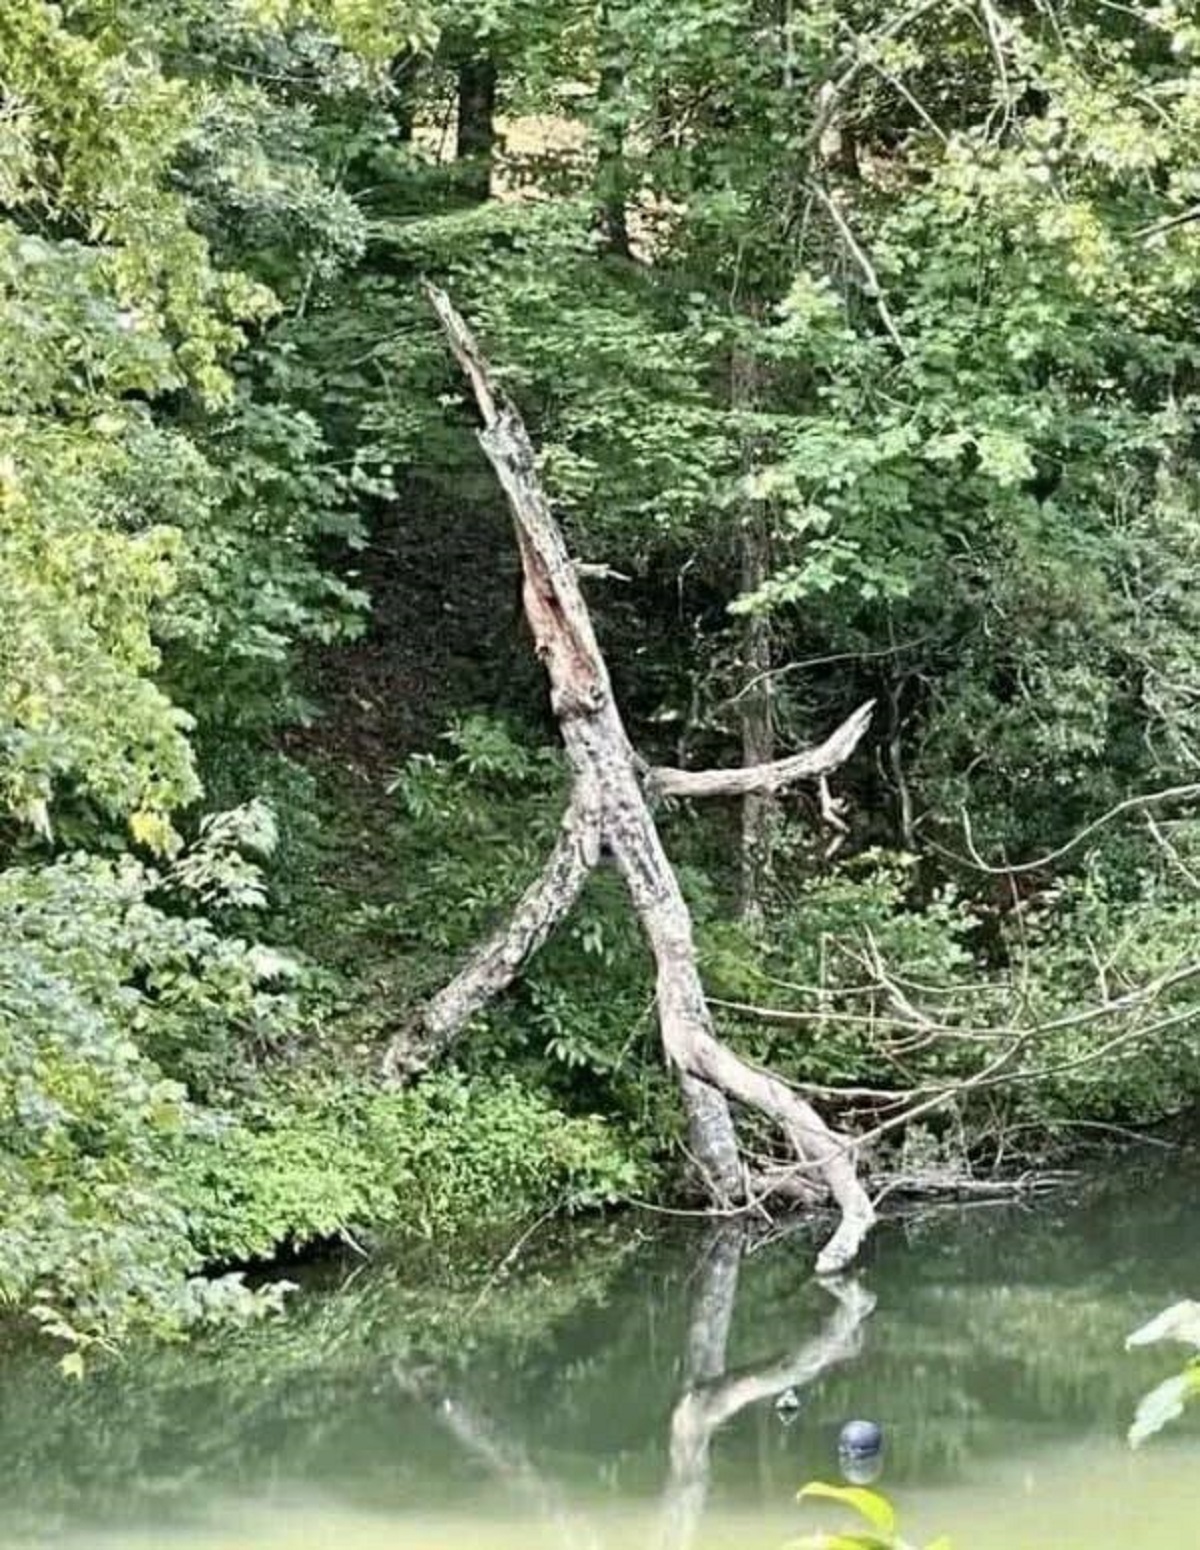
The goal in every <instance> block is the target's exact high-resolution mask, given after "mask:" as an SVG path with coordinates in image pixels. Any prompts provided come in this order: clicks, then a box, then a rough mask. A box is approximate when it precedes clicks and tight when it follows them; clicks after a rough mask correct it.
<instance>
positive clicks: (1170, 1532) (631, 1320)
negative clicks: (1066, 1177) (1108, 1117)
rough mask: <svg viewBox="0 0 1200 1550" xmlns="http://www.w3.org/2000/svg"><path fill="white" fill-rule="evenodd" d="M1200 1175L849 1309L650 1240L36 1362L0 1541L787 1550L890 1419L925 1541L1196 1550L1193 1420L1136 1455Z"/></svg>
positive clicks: (894, 1269) (388, 1277) (732, 1259)
mask: <svg viewBox="0 0 1200 1550" xmlns="http://www.w3.org/2000/svg"><path fill="white" fill-rule="evenodd" d="M1125 1168H1126V1165H1125V1164H1122V1172H1124V1171H1125ZM1198 1182H1200V1175H1198V1174H1197V1172H1196V1169H1195V1167H1194V1165H1193V1166H1192V1167H1190V1168H1189V1169H1188V1170H1186V1171H1181V1170H1180V1169H1178V1168H1177V1169H1173V1170H1171V1171H1170V1172H1168V1173H1166V1174H1163V1173H1145V1174H1138V1175H1137V1176H1136V1177H1133V1178H1130V1179H1128V1180H1127V1182H1125V1183H1124V1184H1123V1185H1122V1186H1120V1187H1116V1186H1102V1187H1098V1188H1097V1187H1091V1188H1089V1189H1087V1190H1085V1191H1076V1192H1074V1193H1073V1194H1069V1195H1064V1196H1062V1197H1061V1198H1055V1199H1054V1200H1053V1201H1052V1202H1050V1203H1043V1204H1041V1205H1039V1206H1038V1207H1037V1208H1036V1209H1035V1210H1028V1211H1026V1210H1018V1209H1014V1208H1003V1209H996V1208H988V1209H974V1210H969V1211H968V1210H964V1211H959V1212H939V1213H937V1214H936V1215H929V1216H925V1217H920V1218H910V1219H907V1220H901V1221H898V1222H895V1223H892V1224H890V1225H888V1226H887V1227H885V1228H884V1229H883V1230H882V1231H881V1232H880V1233H879V1235H878V1239H877V1242H876V1243H875V1245H874V1247H873V1249H872V1251H871V1254H870V1257H869V1259H868V1262H867V1264H866V1265H865V1267H864V1269H863V1271H862V1273H861V1276H860V1277H858V1278H857V1279H855V1280H853V1281H848V1282H845V1283H842V1284H840V1285H838V1286H836V1287H835V1288H833V1289H832V1290H831V1289H830V1288H827V1287H823V1286H821V1285H818V1284H816V1283H814V1282H813V1281H812V1280H811V1279H810V1278H809V1276H808V1266H809V1265H810V1263H811V1246H810V1244H809V1243H808V1241H807V1240H806V1239H805V1238H804V1237H803V1235H793V1236H792V1237H790V1238H780V1239H778V1240H776V1241H773V1242H761V1241H759V1242H751V1243H749V1244H746V1243H743V1242H742V1241H741V1240H740V1237H739V1235H737V1234H730V1233H726V1234H724V1235H720V1234H718V1235H716V1236H714V1235H712V1234H711V1233H705V1232H703V1231H701V1230H699V1229H697V1230H691V1229H688V1228H685V1227H683V1226H674V1227H672V1226H666V1225H663V1224H662V1223H659V1222H653V1221H651V1220H650V1219H648V1218H641V1219H638V1220H634V1219H630V1218H626V1219H624V1220H622V1221H620V1222H616V1223H613V1224H611V1225H610V1226H608V1227H606V1228H604V1229H603V1230H600V1231H595V1230H592V1231H576V1232H570V1231H568V1230H566V1229H563V1228H560V1227H554V1228H549V1229H546V1230H545V1233H544V1234H543V1239H542V1241H541V1243H540V1244H536V1240H535V1244H536V1246H535V1250H534V1252H533V1254H532V1259H531V1260H529V1261H526V1262H525V1263H523V1264H522V1265H521V1266H519V1267H518V1268H517V1269H516V1270H514V1271H512V1272H511V1273H508V1274H505V1275H501V1276H499V1277H496V1276H495V1275H494V1270H495V1259H494V1257H493V1258H492V1260H490V1261H489V1260H487V1259H486V1258H484V1257H483V1256H480V1258H479V1262H478V1263H477V1264H471V1265H466V1266H464V1265H462V1264H461V1263H460V1264H459V1266H458V1267H457V1270H456V1273H455V1274H454V1275H453V1276H451V1277H449V1278H448V1279H447V1278H446V1276H445V1272H444V1271H440V1272H437V1274H438V1276H439V1280H438V1283H437V1286H436V1290H431V1289H430V1287H431V1277H432V1276H433V1275H434V1273H435V1272H434V1271H433V1270H432V1269H431V1268H430V1266H429V1265H428V1264H427V1263H425V1262H423V1261H422V1262H418V1261H415V1260H413V1259H411V1258H410V1259H407V1260H405V1259H400V1260H397V1261H393V1262H392V1263H389V1264H384V1265H376V1266H371V1267H367V1268H359V1269H357V1270H350V1269H349V1267H341V1268H340V1269H338V1270H337V1272H336V1274H335V1272H334V1271H333V1270H329V1269H327V1270H325V1271H324V1272H322V1273H321V1274H320V1275H319V1276H317V1277H315V1278H313V1279H311V1280H310V1281H309V1282H308V1283H307V1284H306V1286H305V1289H304V1291H303V1293H302V1294H301V1295H300V1296H299V1298H298V1299H297V1304H296V1307H295V1310H294V1314H293V1317H292V1318H291V1319H289V1320H288V1321H287V1322H286V1323H285V1324H283V1325H280V1326H277V1327H273V1328H270V1329H260V1330H257V1331H253V1332H249V1333H247V1334H246V1335H244V1336H239V1337H237V1338H235V1339H232V1340H230V1339H226V1340H223V1341H222V1342H221V1343H220V1344H219V1345H214V1346H211V1347H205V1346H200V1347H190V1348H178V1349H170V1350H166V1351H157V1352H154V1353H152V1354H146V1355H144V1356H141V1357H138V1358H136V1359H132V1360H130V1361H128V1362H126V1363H125V1364H123V1365H122V1366H120V1367H118V1368H115V1369H112V1370H98V1371H95V1372H93V1373H92V1374H91V1375H89V1377H88V1378H87V1380H86V1381H85V1382H84V1383H83V1384H71V1383H67V1382H65V1381H62V1380H59V1379H58V1378H57V1377H56V1375H55V1374H54V1372H53V1369H52V1368H50V1367H48V1366H47V1364H45V1363H44V1362H39V1361H36V1360H34V1359H33V1358H32V1357H31V1356H30V1355H29V1354H28V1353H27V1352H20V1351H10V1352H9V1354H8V1355H7V1356H6V1357H3V1358H0V1449H2V1450H3V1460H4V1468H3V1471H2V1473H0V1546H3V1547H4V1550H9V1547H15V1546H18V1545H21V1546H25V1545H29V1544H39V1543H40V1544H54V1545H56V1546H63V1547H65V1550H87V1547H96V1550H99V1547H102V1546H103V1547H114V1546H130V1547H143V1546H144V1547H149V1546H163V1547H168V1550H234V1547H237V1550H259V1547H261V1550H276V1547H278V1550H285V1547H286V1550H325V1547H339V1550H385V1547H386V1550H473V1547H480V1550H500V1547H505V1550H543V1547H546V1550H549V1547H561V1546H578V1547H580V1550H593V1547H596V1550H599V1547H609V1550H632V1547H634V1546H637V1547H639V1550H640V1547H646V1550H651V1547H653V1550H715V1547H728V1550H733V1547H735V1546H736V1547H738V1550H758V1547H763V1550H777V1547H782V1546H783V1545H784V1544H785V1542H786V1541H787V1540H788V1539H794V1538H795V1537H796V1535H797V1534H798V1533H800V1532H803V1531H804V1530H805V1529H806V1528H812V1527H815V1526H817V1525H818V1524H829V1523H832V1522H835V1521H837V1520H836V1518H830V1517H828V1516H824V1517H823V1516H822V1515H820V1514H819V1513H817V1512H816V1511H815V1510H813V1509H810V1508H808V1507H800V1506H797V1505H796V1503H795V1501H794V1495H795V1491H796V1488H797V1486H798V1485H800V1484H801V1483H802V1482H803V1481H805V1480H808V1479H813V1478H824V1479H829V1480H836V1479H837V1478H838V1463H837V1452H836V1434H837V1430H838V1427H839V1426H840V1424H841V1423H842V1422H843V1421H844V1420H846V1419H847V1418H848V1417H851V1416H867V1417H872V1418H875V1419H877V1420H879V1421H881V1422H882V1424H883V1425H884V1427H885V1429H886V1433H887V1438H888V1447H887V1453H886V1462H885V1467H884V1473H883V1478H882V1482H881V1483H882V1485H883V1486H884V1488H885V1489H886V1490H887V1491H888V1493H889V1494H890V1495H891V1496H892V1497H893V1498H894V1500H895V1502H896V1503H897V1506H898V1507H899V1510H900V1512H901V1516H902V1528H904V1530H905V1531H906V1533H908V1534H910V1535H911V1537H912V1538H913V1540H914V1541H917V1540H923V1539H925V1538H929V1537H932V1536H933V1535H934V1534H935V1533H949V1534H951V1535H952V1536H953V1539H954V1544H955V1547H956V1550H1124V1547H1126V1546H1129V1547H1137V1550H1196V1547H1200V1425H1198V1424H1197V1418H1196V1417H1194V1416H1193V1417H1190V1418H1186V1419H1185V1420H1184V1421H1183V1422H1182V1423H1180V1424H1179V1425H1178V1426H1176V1427H1175V1428H1173V1429H1172V1430H1171V1431H1169V1432H1167V1433H1164V1434H1163V1435H1162V1436H1161V1437H1160V1438H1159V1439H1157V1440H1156V1441H1155V1442H1153V1443H1151V1444H1149V1445H1148V1446H1147V1447H1145V1448H1144V1449H1142V1450H1140V1451H1139V1452H1137V1453H1131V1452H1130V1451H1129V1450H1128V1448H1127V1447H1126V1445H1125V1442H1124V1432H1125V1429H1126V1427H1127V1426H1128V1423H1129V1420H1130V1417H1131V1414H1132V1411H1133V1408H1134V1406H1135V1404H1136V1401H1137V1399H1138V1397H1139V1395H1140V1394H1141V1393H1142V1392H1143V1391H1144V1390H1145V1389H1146V1388H1148V1387H1149V1386H1151V1385H1152V1384H1153V1383H1155V1382H1157V1381H1158V1379H1159V1378H1161V1377H1163V1376H1165V1375H1166V1374H1167V1373H1168V1372H1169V1371H1171V1370H1172V1365H1173V1364H1174V1365H1178V1359H1179V1357H1180V1356H1181V1355H1182V1352H1181V1351H1179V1350H1177V1349H1173V1348H1158V1349H1149V1350H1145V1351H1140V1352H1138V1353H1137V1354H1136V1355H1134V1354H1126V1353H1125V1352H1124V1350H1123V1340H1124V1336H1125V1335H1126V1333H1127V1332H1128V1331H1129V1330H1131V1329H1132V1328H1133V1327H1134V1326H1135V1325H1137V1324H1138V1323H1140V1322H1142V1321H1143V1320H1145V1319H1146V1318H1148V1317H1149V1316H1151V1315H1152V1314H1154V1313H1155V1312H1157V1311H1158V1310H1159V1309H1160V1308H1161V1307H1162V1306H1163V1305H1164V1304H1166V1303H1167V1302H1170V1301H1173V1300H1175V1299H1177V1298H1179V1297H1183V1296H1189V1295H1200V1191H1198V1190H1197V1187H1196V1186H1197V1183H1198ZM547 1235H549V1237H550V1238H551V1239H552V1241H546V1237H547ZM872 1304H874V1306H873V1310H872V1311H868V1310H870V1309H871V1308H872ZM788 1388H791V1389H792V1390H793V1391H794V1399H795V1401H796V1402H795V1404H793V1405H792V1406H791V1407H790V1408H787V1407H785V1408H784V1410H783V1411H781V1409H780V1406H779V1403H778V1395H779V1393H780V1392H781V1391H783V1390H786V1389H788Z"/></svg>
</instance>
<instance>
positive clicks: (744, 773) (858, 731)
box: [647, 700, 875, 797]
mask: <svg viewBox="0 0 1200 1550" xmlns="http://www.w3.org/2000/svg"><path fill="white" fill-rule="evenodd" d="M874 710H875V701H874V700H868V701H867V702H866V703H865V704H864V705H860V706H859V707H858V709H857V710H856V711H855V712H854V714H853V715H852V716H847V718H846V720H845V721H843V722H842V724H841V726H840V727H838V729H837V731H836V732H833V733H831V734H830V736H829V737H827V738H826V739H825V741H824V742H823V743H818V744H817V745H816V747H815V748H802V749H801V750H800V752H799V753H794V754H791V755H789V756H788V758H786V759H775V760H773V761H772V762H771V763H770V764H754V765H750V766H749V767H745V768H742V769H735V770H678V769H674V768H672V767H670V766H664V765H658V766H655V767H654V768H653V769H652V770H651V771H650V773H649V775H648V777H647V780H648V783H649V785H650V788H651V790H652V791H654V793H655V794H656V795H658V796H665V797H741V796H747V795H749V794H750V793H751V792H764V793H766V794H768V795H773V794H774V793H776V792H779V791H783V790H785V789H786V788H787V787H788V786H794V785H795V784H796V783H797V782H798V781H801V780H819V779H820V778H821V777H822V776H825V775H830V774H832V772H833V771H834V770H836V769H839V768H840V767H841V766H842V765H843V764H845V762H846V760H847V759H848V758H849V757H850V755H851V754H852V753H853V752H854V750H855V749H856V748H857V747H858V745H859V743H860V742H861V741H862V739H863V736H864V734H865V733H866V730H867V728H868V727H869V726H870V724H871V716H872V714H873V713H874Z"/></svg>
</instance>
